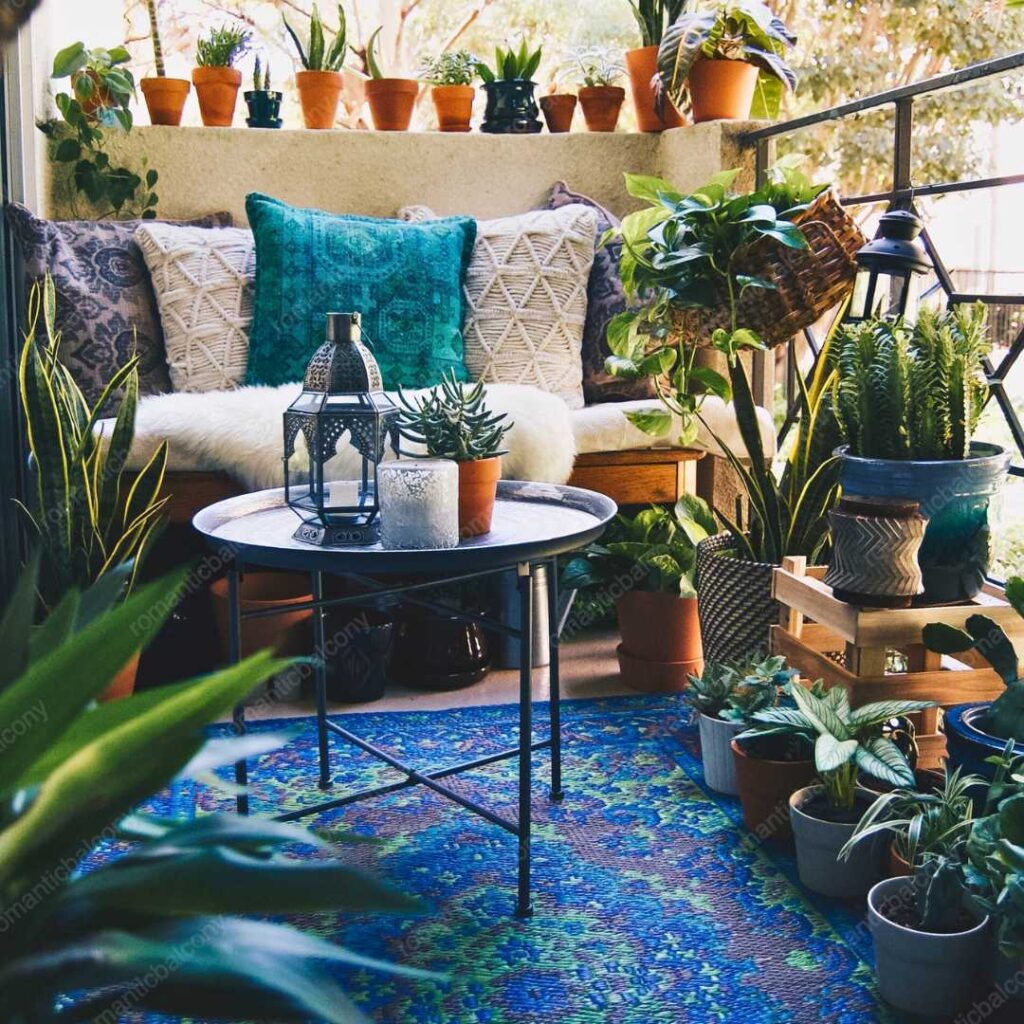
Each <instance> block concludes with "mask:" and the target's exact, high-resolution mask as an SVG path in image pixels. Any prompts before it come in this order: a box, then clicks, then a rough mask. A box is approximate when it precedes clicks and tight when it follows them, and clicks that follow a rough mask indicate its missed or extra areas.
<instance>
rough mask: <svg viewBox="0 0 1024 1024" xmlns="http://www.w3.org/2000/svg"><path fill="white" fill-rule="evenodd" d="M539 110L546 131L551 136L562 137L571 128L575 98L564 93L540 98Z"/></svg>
mask: <svg viewBox="0 0 1024 1024" xmlns="http://www.w3.org/2000/svg"><path fill="white" fill-rule="evenodd" d="M540 109H541V110H542V111H543V112H544V120H545V121H546V122H547V125H548V131H549V132H551V134H552V135H564V134H565V133H566V132H567V131H569V130H570V129H571V128H572V118H573V114H575V113H576V97H575V96H573V94H572V93H566V92H555V93H551V94H550V95H548V96H541V98H540Z"/></svg>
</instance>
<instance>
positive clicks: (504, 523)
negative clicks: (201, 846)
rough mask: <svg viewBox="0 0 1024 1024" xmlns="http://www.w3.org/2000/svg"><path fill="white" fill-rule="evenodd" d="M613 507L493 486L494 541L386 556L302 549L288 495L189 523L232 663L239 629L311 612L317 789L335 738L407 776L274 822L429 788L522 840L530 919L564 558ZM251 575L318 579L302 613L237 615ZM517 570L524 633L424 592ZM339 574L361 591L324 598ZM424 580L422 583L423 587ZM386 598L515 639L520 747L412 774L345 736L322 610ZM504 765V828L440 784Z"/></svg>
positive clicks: (240, 723)
mask: <svg viewBox="0 0 1024 1024" xmlns="http://www.w3.org/2000/svg"><path fill="white" fill-rule="evenodd" d="M615 512H616V506H615V503H614V502H613V501H611V499H609V498H606V497H605V496H604V495H602V494H597V493H595V492H593V491H586V490H583V489H581V488H577V487H559V486H555V485H553V484H537V483H527V482H520V481H514V480H503V481H501V482H500V483H499V484H498V501H497V504H496V505H495V509H494V522H493V527H492V529H491V532H490V533H488V534H486V535H485V536H483V537H474V538H471V539H468V540H465V541H463V542H462V543H461V544H460V545H459V546H458V547H457V548H454V549H451V550H444V551H441V550H418V551H386V550H384V549H383V548H381V546H380V545H379V544H376V545H372V546H368V547H348V548H322V547H314V546H311V545H307V544H303V543H302V542H301V541H298V540H295V539H294V538H293V536H292V534H293V533H294V532H295V524H296V517H295V513H294V512H292V510H291V509H289V508H288V507H287V506H286V505H285V504H284V491H283V490H281V489H276V490H269V491H257V492H256V493H254V494H246V495H242V496H240V497H237V498H229V499H228V500H227V501H221V502H218V503H217V504H216V505H211V506H209V507H208V508H205V509H203V510H202V511H201V512H200V513H199V514H198V515H196V517H195V518H194V519H193V525H194V526H195V528H196V529H197V530H198V531H199V533H201V534H202V535H203V537H204V539H205V540H206V543H207V544H208V545H209V547H210V548H211V549H213V550H214V551H215V552H216V553H217V554H218V555H219V556H220V557H221V558H222V559H223V560H224V561H225V562H226V563H227V564H228V566H229V568H228V619H229V623H230V625H229V629H228V636H229V644H228V648H229V652H228V657H229V662H230V663H232V664H234V663H235V662H237V661H238V660H239V659H240V657H241V649H242V620H243V619H246V618H255V617H262V616H266V615H273V614H276V613H277V612H279V611H281V610H283V609H284V608H287V610H288V611H290V612H295V611H301V610H304V609H312V610H313V636H314V643H315V647H316V653H317V654H318V655H319V656H318V657H317V659H316V670H315V683H316V724H317V736H318V741H319V761H320V776H319V786H320V788H321V789H323V790H326V789H329V788H330V786H331V749H330V737H331V736H332V735H333V736H336V737H339V738H340V739H342V740H344V741H346V742H348V743H351V744H354V745H355V746H357V747H359V748H360V749H361V750H364V751H365V752H366V753H368V754H370V755H372V756H373V757H376V758H378V759H379V760H381V761H383V762H384V763H385V764H388V765H390V766H391V767H392V768H395V769H397V770H398V771H399V772H401V773H402V774H403V775H404V776H405V779H404V780H402V781H400V782H395V783H392V784H390V785H384V786H380V787H377V788H375V789H372V790H367V791H364V792H360V793H349V794H346V795H344V796H339V797H336V798H334V799H331V800H326V801H324V802H322V803H318V804H316V805H314V806H310V807H303V808H301V809H300V810H297V811H292V812H289V813H287V814H282V815H279V816H278V819H279V820H294V819H297V818H305V817H309V816H312V815H315V814H321V813H323V812H325V811H329V810H334V809H336V808H339V807H344V806H345V805H347V804H350V803H355V802H356V801H358V800H364V799H367V798H369V797H373V796H381V795H384V794H387V793H393V792H395V791H397V790H400V789H405V788H408V787H410V786H426V787H427V788H428V789H431V790H433V791H434V792H436V793H439V794H440V795H441V796H444V797H447V798H448V799H449V800H453V801H455V803H457V804H460V805H461V806H462V807H464V808H465V809H466V810H468V811H471V812H473V813H474V814H477V815H479V816H480V817H482V818H484V819H485V820H487V821H489V822H491V823H492V824H494V825H496V826H498V827H499V828H502V829H504V830H505V831H506V832H510V833H512V835H514V836H516V837H517V839H518V844H519V850H518V854H519V856H518V895H517V899H516V914H517V915H518V916H520V917H528V916H529V915H530V913H531V904H530V828H531V820H530V819H531V814H530V800H531V789H532V754H533V752H534V751H535V750H542V749H545V748H550V750H551V798H552V799H553V800H560V799H561V798H562V749H561V717H560V693H559V680H558V634H559V623H560V617H561V616H560V608H559V601H558V585H557V578H558V577H557V571H556V567H555V559H556V557H557V556H558V555H562V554H565V553H567V552H569V551H573V550H575V549H576V548H579V547H582V546H583V545H585V544H588V543H590V542H591V541H593V540H596V539H597V538H598V537H599V536H600V535H601V533H602V532H603V531H604V529H605V526H606V525H607V524H608V522H609V520H610V519H611V518H612V517H613V516H614V515H615ZM542 565H547V566H548V573H547V576H548V605H549V615H548V621H549V624H550V645H551V663H550V669H549V672H550V689H551V699H550V727H551V731H550V736H549V738H548V739H545V740H540V741H537V742H534V739H533V716H532V705H531V689H530V677H531V665H532V661H533V592H534V587H533V576H534V573H535V571H536V570H537V568H538V567H539V566H542ZM247 567H259V568H273V569H291V570H297V571H302V572H308V573H309V574H310V576H311V578H312V594H313V600H312V601H310V602H307V603H305V604H290V605H287V606H275V607H268V608H261V609H260V610H259V611H258V612H247V613H244V614H243V613H242V611H241V603H240V599H239V580H240V577H241V574H242V573H243V572H244V570H245V569H246V568H247ZM510 571H514V572H516V573H517V576H518V583H519V610H520V615H519V626H518V627H513V626H509V625H507V624H505V623H502V622H497V621H495V620H493V619H491V618H488V617H486V616H483V615H480V614H477V613H474V612H460V611H453V610H452V609H451V608H448V607H447V606H441V605H438V604H437V603H436V602H434V601H432V600H430V599H429V598H428V597H427V596H426V592H427V591H428V590H430V589H433V588H435V587H437V586H438V585H439V584H444V583H459V582H465V581H468V580H475V579H481V578H484V577H489V576H496V575H499V574H501V573H507V572H510ZM388 575H391V576H394V575H399V576H411V577H416V579H417V582H415V583H412V584H400V585H396V584H390V583H387V582H383V581H381V580H380V579H379V577H381V576H388ZM325 576H339V577H343V578H345V579H346V580H347V581H348V584H349V586H350V587H353V588H356V590H357V592H356V593H354V594H346V596H344V597H332V598H325V597H324V577H325ZM424 580H425V581H426V582H424ZM382 598H392V599H398V600H400V601H401V602H402V603H404V604H407V605H414V606H418V607H421V608H427V609H431V610H435V611H436V610H441V611H443V612H444V614H446V615H450V616H452V617H455V618H459V619H462V620H463V621H466V622H477V623H480V624H482V625H484V626H486V627H487V628H488V629H490V630H494V631H496V632H499V633H503V634H505V635H507V636H511V637H514V638H516V639H518V641H519V654H520V656H519V665H520V669H519V744H518V746H516V747H514V748H512V749H510V750H505V751H502V752H500V753H498V754H490V755H488V756H486V757H480V758H477V759H476V760H473V761H468V762H463V763H461V764H455V765H449V766H446V767H441V768H427V769H422V770H421V769H417V768H414V767H412V766H410V765H407V764H405V763H404V762H403V761H401V760H399V759H398V758H397V757H395V756H393V755H392V754H390V753H388V751H386V750H382V749H380V748H379V747H376V746H374V745H373V744H371V743H368V742H367V741H366V740H364V739H361V738H360V737H358V736H356V735H354V734H353V733H351V732H350V731H349V730H348V729H345V728H344V727H343V726H342V725H340V724H339V723H338V721H336V720H335V719H334V718H332V717H329V716H328V714H327V671H326V662H325V659H324V656H323V652H324V651H325V649H326V637H325V632H326V631H325V623H324V612H325V609H327V608H333V607H337V606H341V605H355V606H359V605H363V606H366V605H372V604H374V603H376V602H379V601H380V600H381V599H382ZM234 721H235V728H236V730H237V731H238V732H239V733H242V732H244V731H245V709H244V707H242V706H239V707H238V708H236V709H235V716H234ZM509 758H518V761H519V814H518V819H517V820H515V821H512V820H509V819H507V818H506V817H504V816H503V815H500V814H498V813H496V812H494V811H492V810H490V809H489V808H487V807H485V806H483V805H481V804H479V803H477V802H476V801H473V800H470V799H468V798H467V797H465V796H463V795H462V794H460V793H458V792H456V791H455V790H453V789H451V788H449V787H448V786H446V785H445V784H444V782H443V781H442V780H444V779H446V778H449V777H451V776H453V775H458V774H460V773H461V772H465V771H470V770H472V769H475V768H481V767H483V766H484V765H489V764H494V763H496V762H498V761H503V760H507V759H509ZM235 776H236V779H237V781H238V782H239V783H240V784H241V785H245V784H246V781H247V778H248V767H247V764H246V763H245V762H244V761H243V762H239V764H238V765H236V769H235ZM238 810H239V813H241V814H247V813H248V811H249V805H248V797H247V796H246V795H244V794H242V795H240V796H239V797H238Z"/></svg>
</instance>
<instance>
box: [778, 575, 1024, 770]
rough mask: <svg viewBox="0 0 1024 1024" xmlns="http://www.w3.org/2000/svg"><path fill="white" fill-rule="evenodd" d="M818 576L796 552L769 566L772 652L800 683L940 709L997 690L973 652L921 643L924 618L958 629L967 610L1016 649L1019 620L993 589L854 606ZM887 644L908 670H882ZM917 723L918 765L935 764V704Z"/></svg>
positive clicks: (1022, 639) (941, 742)
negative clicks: (939, 599) (941, 650)
mask: <svg viewBox="0 0 1024 1024" xmlns="http://www.w3.org/2000/svg"><path fill="white" fill-rule="evenodd" d="M824 574H825V569H824V567H819V566H812V567H808V566H807V563H806V559H804V558H787V559H785V560H784V562H783V564H782V567H781V568H779V569H776V570H775V580H774V584H773V588H772V589H773V593H774V596H775V598H776V600H778V602H779V603H780V604H781V606H782V617H781V623H780V625H778V626H773V627H772V637H771V647H772V651H773V653H775V654H782V655H784V656H785V658H786V660H787V661H788V662H789V664H790V666H791V667H793V668H795V669H797V670H798V671H799V672H800V676H801V679H802V680H803V681H804V682H805V684H809V683H810V682H813V681H814V680H817V679H823V680H824V681H825V685H826V686H827V687H829V688H831V687H833V686H844V687H845V688H846V691H847V693H848V694H849V695H850V702H851V704H852V705H853V706H854V707H858V706H859V705H861V704H869V703H871V702H872V701H877V700H890V699H898V700H934V701H937V702H938V703H939V705H940V707H943V708H946V707H950V706H952V705H953V704H962V703H966V702H968V701H979V700H992V699H993V698H995V697H998V696H999V695H1000V694H1001V693H1002V692H1003V691H1004V689H1005V687H1004V686H1003V682H1002V680H1001V679H1000V678H999V676H998V675H996V673H995V672H994V671H993V670H992V669H991V668H990V667H989V666H988V664H987V663H986V662H985V661H983V660H982V659H981V658H979V657H978V656H977V655H976V654H975V652H973V651H967V652H965V653H964V654H959V655H956V657H955V658H951V657H948V656H946V657H943V656H942V655H939V654H935V653H933V652H932V651H928V650H926V649H925V648H924V646H923V644H922V643H921V631H922V629H923V628H924V627H925V626H926V625H927V624H928V623H929V622H945V623H947V624H949V625H951V626H956V627H959V628H962V627H963V625H964V623H965V622H966V621H967V618H968V616H970V615H973V614H975V613H976V612H981V613H983V614H985V615H987V616H988V617H989V618H991V619H993V620H994V621H995V622H997V623H999V625H1000V626H1002V627H1003V629H1004V630H1005V631H1006V634H1007V636H1008V637H1009V638H1010V640H1011V641H1012V642H1013V644H1014V645H1015V646H1016V647H1017V649H1018V651H1020V650H1021V649H1022V647H1024V620H1022V619H1021V618H1020V616H1019V615H1017V613H1016V612H1015V611H1014V610H1013V608H1012V607H1010V605H1009V604H1008V603H1007V602H1006V600H1005V599H1004V598H1003V596H1002V593H1001V591H1000V590H999V589H998V588H996V587H990V588H986V589H985V590H983V591H982V592H981V593H980V594H979V595H978V596H977V597H976V598H975V599H974V601H972V602H971V603H969V604H962V605H955V606H947V607H940V608H907V609H875V608H872V609H861V608H858V607H856V606H855V605H850V604H847V603H846V602H845V601H840V600H839V599H838V598H836V597H835V596H833V594H832V588H831V587H827V586H825V584H824V583H823V582H822V578H823V577H824ZM892 650H896V651H900V652H901V653H902V654H904V655H905V657H906V659H907V665H908V671H906V672H899V673H888V674H887V673H886V660H887V657H888V653H889V651H892ZM830 655H831V657H830ZM836 655H839V657H838V658H837V657H836ZM917 721H918V737H917V739H918V745H919V746H920V749H921V759H920V767H922V768H935V767H938V766H939V765H940V762H941V759H942V758H943V757H944V756H945V753H946V738H945V736H944V735H943V734H942V733H941V732H939V729H938V723H939V714H938V709H935V710H932V711H925V712H922V713H921V715H920V716H918V719H917Z"/></svg>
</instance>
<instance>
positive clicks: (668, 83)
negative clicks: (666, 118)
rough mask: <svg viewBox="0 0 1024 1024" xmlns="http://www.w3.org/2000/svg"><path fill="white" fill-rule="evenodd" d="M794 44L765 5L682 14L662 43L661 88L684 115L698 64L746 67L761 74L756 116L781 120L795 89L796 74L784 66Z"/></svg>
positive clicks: (756, 0) (754, 2)
mask: <svg viewBox="0 0 1024 1024" xmlns="http://www.w3.org/2000/svg"><path fill="white" fill-rule="evenodd" d="M795 43H796V36H794V35H793V34H792V33H791V32H790V31H789V29H787V28H786V26H785V25H784V24H783V22H782V21H781V20H780V19H779V18H778V17H776V15H775V14H773V13H772V11H771V9H770V8H769V7H768V5H767V4H764V3H761V2H760V0H731V2H729V3H719V4H716V5H715V6H714V7H713V8H711V9H710V10H703V11H694V12H693V13H690V14H682V15H681V16H680V17H679V18H677V19H675V20H674V21H673V23H672V24H671V25H670V26H669V27H668V28H667V29H666V30H665V34H664V37H663V38H662V40H661V47H660V49H659V50H658V75H659V84H660V86H661V88H662V89H663V90H664V92H665V93H667V95H668V97H669V99H671V100H672V102H673V104H675V106H676V107H678V109H680V110H685V109H687V108H688V106H689V102H690V97H689V81H688V80H689V75H690V69H691V68H692V67H693V65H694V62H695V61H697V60H742V61H746V62H747V63H749V64H753V65H755V66H756V67H757V68H758V69H759V73H758V76H757V87H756V91H755V93H754V104H753V107H752V109H751V116H753V117H755V118H766V119H776V118H778V116H779V108H780V105H781V103H782V94H783V92H784V91H785V90H788V89H793V88H795V87H796V74H795V73H794V72H793V69H792V68H791V67H790V66H789V65H788V64H787V63H786V60H785V55H786V51H787V50H788V49H789V48H790V47H791V46H793V45H794V44H795Z"/></svg>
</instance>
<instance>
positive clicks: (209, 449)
mask: <svg viewBox="0 0 1024 1024" xmlns="http://www.w3.org/2000/svg"><path fill="white" fill-rule="evenodd" d="M298 393H299V385H298V384H283V385H281V386H280V387H276V388H274V387H244V388H239V389H237V390H235V391H207V392H204V393H202V394H192V393H187V392H178V393H175V394H170V395H154V396H151V397H149V398H144V399H143V400H142V401H140V402H139V408H138V413H137V416H136V427H135V445H134V446H133V448H132V453H131V456H130V458H129V461H128V468H129V469H138V468H139V467H141V466H142V465H143V464H144V463H145V462H146V460H147V459H148V458H149V457H150V456H151V455H152V454H153V452H154V451H155V450H156V448H157V447H158V445H159V444H160V442H161V441H162V440H164V439H166V440H167V441H168V443H169V446H170V447H171V449H172V456H171V460H170V462H171V465H172V467H181V468H184V467H195V468H202V469H204V470H207V471H214V470H221V471H223V472H225V473H228V474H230V475H231V476H232V477H234V478H235V479H236V480H238V481H239V482H241V483H242V484H243V485H244V486H246V487H248V488H250V489H251V490H261V489H263V488H266V487H280V486H281V485H282V484H283V483H284V470H283V466H282V462H281V455H282V448H283V445H284V438H283V430H282V420H281V417H282V414H283V413H284V411H285V409H287V408H288V406H289V405H290V404H291V402H292V401H293V400H294V398H295V397H296V395H298ZM418 393H419V392H411V394H414V395H415V394H418ZM486 396H487V398H486V401H487V405H488V407H489V408H490V409H491V411H492V412H496V413H507V414H508V416H509V418H510V419H511V420H512V423H513V426H512V429H511V430H510V431H509V433H508V435H507V436H506V438H505V446H506V447H507V448H508V454H507V455H506V456H505V458H504V460H503V464H502V472H503V475H504V476H505V477H507V478H508V479H513V480H537V481H541V482H544V483H556V484H560V483H565V481H566V480H568V479H569V475H570V473H572V465H573V460H574V459H575V458H576V446H575V442H574V440H573V431H572V423H571V421H570V417H569V409H568V408H567V407H566V404H565V402H563V401H562V399H560V398H559V397H558V396H557V395H550V394H547V393H546V392H544V391H540V390H539V389H537V388H533V387H528V386H525V385H521V384H489V385H487V389H486ZM109 432H110V428H109V424H107V425H106V430H105V434H106V435H107V436H109ZM405 447H406V443H405V442H403V448H405ZM300 458H301V461H299V462H297V465H305V447H304V444H303V441H302V435H301V434H300V435H299V439H298V441H297V443H296V459H297V460H299V459H300ZM358 467H359V462H358V457H357V455H356V452H355V449H353V448H352V446H351V445H350V444H348V443H347V442H346V441H345V440H344V439H343V440H342V442H341V443H340V444H339V451H338V454H337V455H336V456H335V457H334V458H333V459H331V461H330V462H328V463H327V467H326V475H327V477H328V478H329V479H333V480H348V479H354V478H355V477H356V476H358V473H359V468H358Z"/></svg>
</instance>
